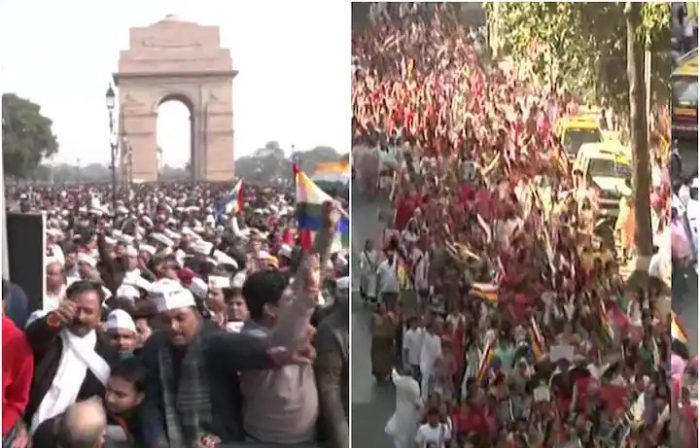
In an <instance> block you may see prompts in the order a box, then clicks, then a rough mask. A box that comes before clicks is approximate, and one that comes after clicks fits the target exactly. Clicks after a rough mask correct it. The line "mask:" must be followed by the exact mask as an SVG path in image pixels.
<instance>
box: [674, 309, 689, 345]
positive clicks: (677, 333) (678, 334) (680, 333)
mask: <svg viewBox="0 0 700 448" xmlns="http://www.w3.org/2000/svg"><path fill="white" fill-rule="evenodd" d="M671 339H672V340H677V341H678V342H681V343H683V344H687V343H688V335H687V333H686V332H685V330H684V329H683V327H682V326H681V323H680V321H679V320H678V315H677V314H676V313H673V312H672V314H671Z"/></svg>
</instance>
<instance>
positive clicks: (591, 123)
mask: <svg viewBox="0 0 700 448" xmlns="http://www.w3.org/2000/svg"><path fill="white" fill-rule="evenodd" d="M554 132H555V135H556V136H557V138H558V139H559V141H560V142H561V143H562V145H563V146H564V150H565V151H566V155H567V156H568V157H569V159H574V158H576V154H577V153H578V150H579V148H580V147H581V145H583V144H586V143H600V142H602V141H603V134H602V133H601V132H600V129H599V128H598V121H597V117H596V116H595V115H592V113H585V114H579V115H576V116H574V117H563V118H561V119H559V120H558V121H557V125H556V128H555V130H554Z"/></svg>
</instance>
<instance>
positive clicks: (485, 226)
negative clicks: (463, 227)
mask: <svg viewBox="0 0 700 448" xmlns="http://www.w3.org/2000/svg"><path fill="white" fill-rule="evenodd" d="M476 220H477V222H478V223H479V227H481V230H483V231H484V233H485V234H486V244H491V240H492V239H493V235H492V234H491V227H489V225H488V224H487V223H486V220H484V218H482V217H481V215H480V214H479V213H477V214H476Z"/></svg>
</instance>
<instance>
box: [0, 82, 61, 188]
mask: <svg viewBox="0 0 700 448" xmlns="http://www.w3.org/2000/svg"><path fill="white" fill-rule="evenodd" d="M51 125H52V121H51V120H50V119H49V118H47V117H45V116H43V115H42V114H41V107H40V106H39V105H38V104H35V103H33V102H31V101H29V100H27V99H24V98H20V97H18V96H17V95H15V94H12V93H7V94H4V95H3V96H2V147H3V168H4V171H5V172H6V173H7V174H10V175H12V176H15V177H19V178H26V177H29V176H32V175H33V174H34V173H35V171H36V170H37V168H38V166H39V164H40V163H41V161H42V160H43V159H45V158H47V157H50V156H52V155H53V154H55V153H56V152H57V151H58V142H57V141H56V136H55V135H54V134H53V131H52V130H51Z"/></svg>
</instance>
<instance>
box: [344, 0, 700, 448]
mask: <svg viewBox="0 0 700 448" xmlns="http://www.w3.org/2000/svg"><path fill="white" fill-rule="evenodd" d="M374 8H375V9H373V11H372V16H371V23H370V24H369V25H368V26H367V27H365V28H364V29H363V30H362V31H361V32H358V33H357V34H356V35H354V36H353V96H352V105H353V114H354V116H353V135H354V138H355V144H356V145H357V146H358V147H379V146H391V145H394V146H395V148H394V150H395V151H397V153H398V154H399V163H400V168H399V169H398V170H397V171H396V175H395V186H394V188H393V190H394V193H395V195H394V201H393V202H394V208H395V216H394V218H393V219H388V220H387V222H386V230H385V231H384V234H383V236H382V238H381V240H382V241H381V247H379V248H378V249H376V248H375V247H374V242H373V241H372V240H370V241H367V243H366V245H365V247H364V250H363V251H362V253H361V255H360V257H361V268H360V269H361V272H362V274H361V275H362V282H361V283H362V284H361V294H362V296H363V297H364V298H365V300H367V301H368V302H374V303H377V306H376V311H375V312H374V316H373V321H372V332H373V333H372V347H371V357H372V373H373V375H374V376H375V377H376V378H377V381H379V382H385V381H387V380H391V381H393V383H394V385H395V387H396V397H397V398H396V400H397V403H396V411H395V414H394V415H393V416H392V417H391V419H390V420H389V421H388V423H387V425H386V433H387V434H388V435H389V436H390V437H391V438H392V439H393V441H394V446H396V447H397V448H399V447H415V446H418V447H421V448H423V447H435V448H444V447H450V446H456V447H494V446H497V447H564V446H566V447H568V446H571V447H574V446H585V447H604V446H611V447H612V446H634V447H658V446H670V443H671V442H670V440H671V432H674V433H675V435H676V436H678V437H679V438H680V439H681V441H682V445H681V446H695V445H696V444H697V435H696V431H697V429H696V428H697V426H696V422H697V417H696V411H695V410H696V407H695V404H694V403H693V402H692V400H691V398H690V396H691V394H690V387H689V386H690V385H694V384H696V382H697V368H698V367H697V358H694V359H693V360H691V359H689V355H688V353H687V348H686V346H685V344H684V341H683V338H682V337H679V338H676V339H673V340H672V338H671V335H670V334H669V328H670V327H669V326H670V325H671V321H672V319H673V318H672V314H671V311H670V302H669V297H668V286H667V281H668V279H669V277H670V276H669V274H668V273H669V265H670V261H671V257H670V253H666V252H664V251H663V250H658V248H655V254H654V256H653V257H652V258H651V262H650V266H649V272H648V273H649V278H650V280H649V284H648V287H646V286H645V287H635V288H629V287H627V286H626V279H625V278H624V276H623V274H622V271H621V268H622V267H623V266H622V264H623V263H620V262H619V257H618V256H617V254H616V252H615V247H614V245H611V244H609V243H608V242H605V241H602V240H601V238H600V237H599V235H598V232H597V230H598V228H597V226H596V224H597V223H596V201H595V197H591V196H590V195H588V194H587V193H588V192H585V191H584V192H583V194H580V189H576V188H575V186H576V185H577V184H578V182H577V181H579V179H576V174H575V173H572V172H571V169H570V164H569V163H567V161H566V158H565V155H564V151H563V150H562V145H561V142H559V141H557V139H556V137H555V136H554V134H553V128H554V124H555V123H556V120H557V118H558V117H562V116H565V115H567V114H575V113H576V111H577V109H578V108H579V107H581V106H580V105H579V104H578V102H577V99H576V97H575V96H574V95H571V94H568V93H565V92H562V91H559V90H556V89H551V90H550V89H547V90H546V91H537V90H535V87H533V86H534V85H535V84H534V83H531V82H528V81H529V80H528V79H520V78H519V75H518V74H517V73H515V71H514V70H513V68H509V67H505V66H502V65H497V64H495V63H491V62H485V61H486V59H487V58H486V57H484V56H485V51H484V50H485V48H484V45H483V41H482V39H481V37H480V36H479V34H478V33H477V32H474V31H469V30H465V29H464V27H463V26H462V25H461V24H460V23H459V21H458V20H457V19H456V17H455V16H454V14H453V13H452V12H451V11H450V10H449V7H446V6H443V5H441V4H420V5H417V4H382V5H379V6H374ZM360 163H362V162H359V163H358V159H357V158H354V166H355V167H357V166H359V164H360ZM653 163H654V166H652V167H651V168H652V172H653V173H654V181H653V187H652V192H651V196H652V200H651V204H652V225H653V229H654V230H653V231H654V233H658V234H659V236H660V235H662V234H667V233H668V232H666V230H668V226H669V224H670V219H669V218H670V217H669V214H670V213H669V207H668V205H669V203H670V200H669V199H670V184H669V180H668V179H669V176H668V170H667V167H666V166H663V165H662V164H661V163H660V159H659V158H656V159H655V160H654V162H653ZM355 169H356V176H358V177H359V176H361V175H362V172H361V171H358V169H357V168H355ZM368 172H369V171H368ZM355 200H357V199H355ZM633 210H634V203H633V202H632V199H631V195H629V194H628V195H627V196H623V198H622V200H621V210H620V217H619V218H618V220H617V223H616V225H615V230H616V231H618V232H619V234H620V235H621V236H620V239H621V240H622V241H623V242H624V241H628V242H629V243H628V246H627V247H631V246H632V245H633V244H632V241H633V238H634V232H635V227H634V212H633ZM655 240H656V238H655ZM660 246H661V245H660ZM623 247H624V245H623ZM674 336H675V334H674ZM686 342H687V341H686ZM672 414H673V417H672ZM355 418H361V417H355Z"/></svg>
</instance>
